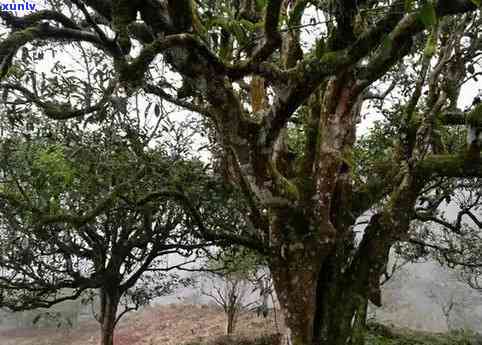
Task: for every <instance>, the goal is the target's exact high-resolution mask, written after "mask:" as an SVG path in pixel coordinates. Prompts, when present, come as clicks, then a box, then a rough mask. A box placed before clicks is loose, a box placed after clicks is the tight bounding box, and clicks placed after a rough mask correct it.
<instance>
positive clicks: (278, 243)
mask: <svg viewBox="0 0 482 345" xmlns="http://www.w3.org/2000/svg"><path fill="white" fill-rule="evenodd" d="M274 218H275V221H274V222H273V223H272V224H271V233H272V243H273V245H274V247H275V248H276V247H277V248H279V251H280V255H279V257H278V258H277V259H274V260H272V261H271V262H270V269H271V273H272V276H273V281H274V287H275V290H276V293H277V296H278V299H279V302H280V306H281V309H282V312H283V314H284V319H285V326H286V334H285V337H284V342H283V343H284V344H290V345H315V344H316V345H360V344H363V343H364V328H365V321H366V309H367V305H368V298H371V296H370V288H371V285H370V284H371V280H370V274H372V273H371V272H372V271H371V270H370V268H373V267H375V266H376V265H375V263H378V262H379V261H383V260H385V255H384V254H385V252H386V250H385V249H386V248H382V249H383V250H380V253H382V252H383V255H377V256H376V258H373V257H371V258H370V255H365V254H366V253H365V251H366V250H372V251H374V249H373V247H370V246H367V245H365V244H363V246H362V244H360V246H359V247H358V248H357V250H356V252H357V253H359V254H360V255H359V256H358V255H356V254H355V255H354V252H355V251H354V238H353V232H352V231H351V230H352V229H351V228H347V229H346V231H343V229H342V228H340V229H338V231H337V238H336V241H335V240H331V241H328V240H327V239H326V237H323V236H319V237H318V238H322V239H323V238H324V240H319V239H317V238H316V237H315V236H311V237H310V236H307V235H306V233H305V234H303V232H302V231H303V229H307V228H310V227H311V228H313V226H312V225H311V226H310V224H318V225H319V224H320V223H319V221H315V220H314V219H316V218H312V217H305V218H304V219H302V218H301V217H294V218H293V217H289V216H288V217H282V216H280V215H277V216H276V217H274ZM337 225H339V226H341V225H342V224H337ZM286 226H288V227H289V228H290V233H291V234H292V236H296V238H285V239H284V241H285V242H283V240H281V239H280V237H279V236H282V235H281V234H285V233H286V231H283V230H282V228H283V227H286ZM320 232H321V233H324V234H327V233H329V232H330V231H328V230H320ZM296 234H298V235H296ZM300 234H301V236H299V235H300ZM277 235H279V236H277ZM363 243H364V242H363ZM365 248H366V249H365ZM360 250H361V251H362V252H360ZM373 274H374V276H377V274H376V272H375V273H373Z"/></svg>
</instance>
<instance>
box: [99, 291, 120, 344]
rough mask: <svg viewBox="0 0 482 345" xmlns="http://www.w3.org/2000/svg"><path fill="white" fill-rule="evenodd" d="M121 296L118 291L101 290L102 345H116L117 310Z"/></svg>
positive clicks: (100, 320)
mask: <svg viewBox="0 0 482 345" xmlns="http://www.w3.org/2000/svg"><path fill="white" fill-rule="evenodd" d="M119 300H120V294H119V292H118V291H114V290H113V291H110V290H107V289H101V296H100V304H101V305H100V307H101V311H100V319H99V322H100V331H101V334H100V337H101V341H100V345H114V328H115V326H116V318H117V308H118V306H119Z"/></svg>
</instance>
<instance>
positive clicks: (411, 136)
mask: <svg viewBox="0 0 482 345" xmlns="http://www.w3.org/2000/svg"><path fill="white" fill-rule="evenodd" d="M0 17H1V18H2V19H3V23H4V25H5V28H7V29H8V30H7V31H8V32H7V33H5V34H4V36H3V37H2V39H1V40H0V77H1V78H2V82H1V84H0V87H1V88H2V90H3V101H4V105H5V107H7V108H8V109H9V112H10V114H11V116H10V117H9V118H10V120H11V121H13V122H15V121H16V122H17V123H18V121H21V120H22V119H23V120H24V121H25V120H27V119H28V118H30V114H31V112H32V111H34V112H35V111H41V112H43V114H44V115H45V116H47V117H49V118H52V119H56V120H59V121H65V120H66V119H78V118H83V119H84V120H86V121H87V120H89V121H91V122H94V123H102V121H105V119H108V118H110V117H112V116H113V115H112V114H111V113H110V112H109V111H106V109H108V108H110V107H113V108H116V109H121V110H122V111H124V112H126V110H127V113H129V112H130V110H133V112H132V115H131V117H133V118H135V117H136V116H139V112H137V114H136V112H135V109H139V108H141V107H142V106H143V105H142V103H143V102H144V103H147V104H150V103H149V100H151V99H155V100H156V101H157V102H161V100H162V102H168V103H170V104H172V105H175V106H177V107H181V108H183V109H184V110H188V111H190V112H193V113H196V114H198V115H199V119H200V124H201V125H202V126H201V127H199V128H198V132H199V133H200V134H202V135H205V138H206V140H207V146H208V147H209V149H210V152H211V155H212V156H211V158H212V161H213V173H219V175H222V176H223V178H224V181H225V182H228V183H230V184H231V185H232V186H233V188H234V189H235V190H236V192H237V193H238V194H237V195H238V196H239V197H237V198H231V199H224V200H229V201H228V202H226V203H225V204H226V205H228V206H229V205H236V206H237V207H239V208H240V210H242V211H241V212H240V213H241V214H242V215H244V217H237V218H236V219H237V220H238V222H237V224H236V222H232V223H231V224H232V225H235V226H233V227H232V228H227V227H226V228H224V229H223V230H225V231H214V232H213V231H210V228H209V227H206V226H205V222H204V221H206V220H212V219H211V218H210V216H209V215H210V214H214V215H217V216H214V217H217V218H216V219H217V220H220V219H222V218H223V217H222V216H221V217H219V215H220V213H216V212H208V211H214V210H215V208H203V207H199V206H200V205H199V204H193V203H192V202H191V201H193V200H194V201H196V202H197V201H199V199H196V198H193V199H190V198H185V197H183V198H181V199H182V200H183V205H184V207H186V208H187V209H188V210H190V216H191V217H190V219H191V221H192V222H191V223H190V224H189V225H191V228H192V231H194V233H200V234H202V235H203V237H204V238H205V239H208V240H212V241H214V240H219V241H221V242H223V243H224V244H234V243H235V244H241V245H243V246H246V247H249V248H250V249H253V250H257V251H259V252H260V253H263V255H265V256H266V258H267V261H268V265H269V268H270V270H271V274H272V276H273V280H274V287H275V290H276V293H277V296H278V298H279V301H280V305H281V307H282V309H283V313H284V316H285V322H286V325H287V328H286V329H287V334H286V336H285V342H286V343H288V344H294V345H311V344H334V345H338V344H360V343H362V342H363V336H362V333H363V332H362V330H363V328H364V325H365V321H366V307H367V303H368V300H371V301H372V302H373V303H375V304H376V305H380V303H381V297H380V275H381V274H383V272H384V271H385V268H386V264H387V260H388V256H389V253H390V249H391V248H392V247H393V246H394V245H396V244H398V243H400V242H412V243H413V242H414V241H418V243H415V244H416V245H418V246H419V247H423V248H432V249H436V248H437V247H439V249H440V248H441V249H442V251H443V249H444V247H440V246H438V245H436V244H435V243H432V242H430V241H426V239H427V237H426V236H425V237H423V236H422V237H420V236H419V237H417V238H413V237H412V236H413V231H414V230H413V229H414V224H416V222H433V221H434V218H437V219H439V217H437V215H436V214H435V213H436V211H437V210H438V211H437V212H440V211H441V209H440V208H439V207H440V206H442V205H443V204H442V202H441V201H440V193H445V195H444V198H445V200H447V197H450V195H452V193H457V192H460V191H462V192H464V190H465V189H466V187H465V186H466V184H464V182H461V181H469V180H470V184H471V186H473V187H471V189H472V190H473V191H474V192H473V196H474V197H476V196H477V195H479V194H480V180H478V179H479V178H480V177H481V175H482V160H481V156H480V150H481V141H482V137H481V132H482V104H481V103H480V99H479V101H477V99H476V98H475V97H474V101H473V102H472V100H468V101H467V100H465V105H463V103H462V98H463V97H462V96H463V94H464V93H465V92H467V90H468V88H467V85H469V84H468V83H471V82H472V83H473V82H474V81H476V80H477V77H478V76H479V74H480V73H481V66H480V54H481V50H482V45H481V42H482V37H481V33H480V27H481V16H480V1H478V0H438V1H431V0H420V1H416V0H409V1H407V0H390V1H388V0H387V1H383V0H382V1H371V0H342V1H331V0H326V1H324V0H321V1H307V0H263V1H259V0H257V1H255V0H233V1H223V0H210V1H209V0H206V1H194V0H135V1H132V0H131V1H129V0H71V1H65V2H59V1H48V5H47V8H46V9H44V10H41V11H38V12H34V13H31V14H25V15H23V16H16V15H14V14H12V13H9V12H5V11H4V12H0ZM60 47H63V48H64V49H60ZM69 52H76V53H78V56H80V57H81V59H82V56H84V59H85V56H87V55H88V56H92V58H93V60H94V62H95V63H88V64H86V67H85V68H84V69H83V70H82V72H79V71H74V70H69V68H68V67H67V66H66V64H65V59H66V56H68V55H69ZM29 59H30V60H29ZM75 59H77V57H75V55H74V60H75ZM33 61H35V62H38V61H46V62H47V64H51V65H52V66H48V68H47V69H49V71H40V70H39V69H38V68H37V67H36V66H35V65H34V64H33ZM70 65H72V66H73V65H75V64H73V63H72V64H70ZM86 70H87V72H86ZM79 73H80V74H79ZM82 74H83V75H87V76H90V77H91V80H90V81H89V82H88V84H89V85H91V86H90V87H86V85H85V83H84V81H85V80H82V78H79V77H78V75H82ZM139 96H140V98H139ZM473 96H475V95H473ZM140 99H141V101H140ZM144 99H145V100H147V101H143V100H144ZM471 103H472V104H471ZM155 109H159V108H155ZM181 114H186V113H181ZM364 118H365V119H367V120H372V119H373V118H382V119H383V120H382V121H381V122H380V124H379V125H378V126H373V127H372V129H371V134H370V135H369V136H365V137H364V138H360V137H359V136H358V137H357V126H358V124H359V123H360V122H362V124H363V121H364ZM122 122H123V123H128V121H127V120H126V119H124V120H123V121H122ZM134 133H135V132H134ZM132 137H134V138H135V137H141V136H139V135H133V136H132ZM462 137H465V139H464V140H462V139H461V138H462ZM47 161H48V159H47ZM128 172H130V173H131V178H134V179H135V178H136V177H135V172H133V171H132V170H130V171H128ZM126 173H127V171H126ZM57 175H59V174H57ZM59 178H60V179H61V180H62V179H65V176H63V175H62V174H60V176H59ZM218 182H220V181H218ZM213 187H214V186H213V185H212V184H211V185H209V186H208V188H206V189H205V190H206V191H208V193H209V190H210V188H213ZM133 190H134V191H135V190H136V189H135V188H134V189H133ZM447 194H448V195H447ZM469 194H470V193H469ZM464 195H466V194H464ZM4 199H5V198H4ZM8 202H9V203H10V204H11V206H12V207H15V206H16V205H15V203H16V202H17V199H16V198H11V199H9V201H8ZM222 204H223V203H222V202H219V203H218V205H222ZM94 205H98V204H97V203H94ZM17 206H18V205H17ZM93 209H96V208H95V206H94V208H93ZM219 209H224V210H226V208H222V207H220V208H219ZM463 210H467V209H466V208H464V209H463ZM224 212H225V213H224V215H228V214H229V212H227V211H224ZM462 213H463V214H462V216H461V217H462V218H463V219H464V220H466V222H468V223H467V224H469V223H470V224H469V225H474V224H475V225H476V226H479V225H480V221H479V220H478V215H477V214H476V213H475V212H468V211H465V212H462ZM221 214H222V213H221ZM362 216H364V217H367V219H368V220H367V221H366V223H367V224H366V228H365V229H364V230H363V233H362V234H361V236H357V229H358V227H357V226H356V225H357V221H358V220H360V217H362ZM471 216H473V217H474V218H475V219H476V221H474V220H468V218H472V217H471ZM204 217H205V218H204ZM467 217H468V218H467ZM231 219H232V218H231ZM71 220H75V219H71ZM439 223H440V222H439ZM461 224H462V223H461ZM237 225H242V226H241V228H243V229H244V230H246V231H243V232H241V231H239V226H237ZM442 225H443V226H444V228H445V229H449V230H450V227H449V226H445V225H449V224H448V223H447V224H442ZM216 229H217V230H219V227H218V228H216ZM227 230H232V231H227ZM435 233H436V232H435ZM439 252H440V250H439Z"/></svg>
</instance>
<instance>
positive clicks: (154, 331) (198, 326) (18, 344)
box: [0, 304, 280, 345]
mask: <svg viewBox="0 0 482 345" xmlns="http://www.w3.org/2000/svg"><path fill="white" fill-rule="evenodd" d="M274 319H275V317H274V315H270V316H269V317H268V318H266V319H264V318H262V317H257V316H256V315H255V314H254V313H245V314H243V315H241V316H240V319H239V322H238V331H237V332H236V333H237V334H241V335H245V336H248V337H256V336H260V335H263V334H267V333H273V332H275V331H276V323H275V321H274ZM279 323H280V322H279V321H278V324H279ZM225 327H226V321H225V317H224V314H223V313H222V311H221V310H219V309H217V308H214V307H210V306H204V305H196V306H192V305H182V304H176V305H163V306H153V307H148V308H146V309H144V310H143V311H141V312H137V313H132V314H129V315H127V316H125V318H124V319H123V320H121V322H120V323H119V325H118V326H117V329H116V333H115V338H114V343H115V345H158V344H159V345H160V344H163V345H178V344H182V343H185V342H188V341H193V340H197V339H199V338H211V337H213V336H218V335H223V334H224V331H225ZM98 343H99V327H98V324H97V323H96V322H95V321H88V322H87V321H86V322H81V323H80V325H79V326H78V327H77V328H75V329H71V330H65V329H12V330H4V331H2V332H0V344H1V345H69V344H70V345H97V344H98Z"/></svg>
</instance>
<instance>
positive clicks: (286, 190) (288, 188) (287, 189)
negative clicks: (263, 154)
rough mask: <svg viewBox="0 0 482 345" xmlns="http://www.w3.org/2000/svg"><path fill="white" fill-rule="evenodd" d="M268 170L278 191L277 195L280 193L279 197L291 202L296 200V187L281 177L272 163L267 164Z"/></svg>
mask: <svg viewBox="0 0 482 345" xmlns="http://www.w3.org/2000/svg"><path fill="white" fill-rule="evenodd" d="M269 169H270V173H271V176H273V179H274V183H275V185H276V189H277V190H278V193H280V194H281V196H283V197H285V198H287V199H289V200H292V201H295V200H298V199H299V197H300V194H299V191H298V188H297V187H296V185H295V184H294V183H292V182H291V181H289V180H288V179H287V178H286V177H284V176H283V175H281V174H280V172H279V171H278V169H276V167H275V166H274V164H273V163H270V164H269Z"/></svg>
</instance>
